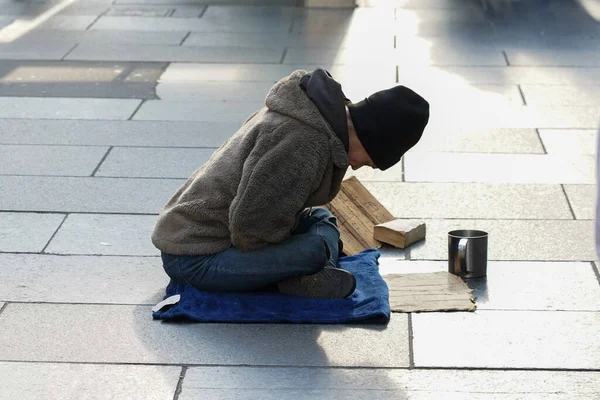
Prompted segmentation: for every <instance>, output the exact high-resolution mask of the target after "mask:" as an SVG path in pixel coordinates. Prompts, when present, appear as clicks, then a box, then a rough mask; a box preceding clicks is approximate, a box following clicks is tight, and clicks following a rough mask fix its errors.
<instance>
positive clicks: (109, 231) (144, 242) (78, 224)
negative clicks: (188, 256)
mask: <svg viewBox="0 0 600 400" xmlns="http://www.w3.org/2000/svg"><path fill="white" fill-rule="evenodd" d="M155 223H156V216H154V215H90V214H70V215H69V216H68V217H67V218H66V220H65V222H64V224H63V225H62V226H61V229H59V231H58V232H57V233H56V235H55V236H54V238H53V239H52V241H51V242H50V244H49V246H48V248H47V249H46V252H47V253H50V254H74V255H77V254H83V255H125V256H156V255H159V254H160V252H159V250H157V249H156V248H155V247H154V246H153V245H152V242H151V240H150V236H151V234H152V231H153V230H154V225H155Z"/></svg>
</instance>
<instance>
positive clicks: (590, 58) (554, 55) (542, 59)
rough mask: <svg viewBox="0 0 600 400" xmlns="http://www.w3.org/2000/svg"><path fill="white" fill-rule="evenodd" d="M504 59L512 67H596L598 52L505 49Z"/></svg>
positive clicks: (598, 61)
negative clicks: (506, 59) (505, 58)
mask: <svg viewBox="0 0 600 400" xmlns="http://www.w3.org/2000/svg"><path fill="white" fill-rule="evenodd" d="M506 57H507V58H508V62H509V64H510V65H514V66H522V65H528V66H532V65H535V66H538V65H539V66H545V67H548V66H551V67H598V66H600V54H598V51H593V50H582V49H561V50H560V51H558V50H556V49H547V50H542V49H539V50H537V49H536V50H535V51H531V50H520V49H516V50H512V49H506Z"/></svg>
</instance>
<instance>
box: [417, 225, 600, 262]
mask: <svg viewBox="0 0 600 400" xmlns="http://www.w3.org/2000/svg"><path fill="white" fill-rule="evenodd" d="M409 221H411V220H409ZM413 221H414V222H423V221H424V222H425V223H426V224H427V239H426V240H425V241H424V242H420V243H418V244H415V245H414V246H413V247H411V259H412V260H447V259H448V232H450V231H452V230H455V229H478V230H483V231H485V232H488V233H489V244H488V259H489V260H500V261H512V260H521V261H594V260H596V257H597V256H596V251H595V250H594V223H593V221H574V220H571V221H536V220H496V221H494V220H472V219H461V220H429V219H427V220H413Z"/></svg>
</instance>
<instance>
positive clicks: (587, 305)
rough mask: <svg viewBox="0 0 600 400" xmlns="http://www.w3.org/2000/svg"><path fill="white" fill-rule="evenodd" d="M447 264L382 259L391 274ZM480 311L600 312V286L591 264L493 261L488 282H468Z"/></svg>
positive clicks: (382, 270) (382, 267) (442, 267)
mask: <svg viewBox="0 0 600 400" xmlns="http://www.w3.org/2000/svg"><path fill="white" fill-rule="evenodd" d="M447 270H448V261H396V260H389V259H383V260H381V262H380V263H379V272H380V273H381V274H382V275H383V276H385V275H388V274H410V273H431V272H438V271H447ZM465 282H466V284H467V285H468V286H469V287H470V288H471V289H473V295H474V296H475V297H476V301H475V303H476V304H477V309H478V310H530V311H531V310H538V311H544V310H551V311H598V310H599V309H600V287H599V286H598V282H597V280H596V277H595V274H594V270H593V268H592V265H591V263H589V262H586V263H575V262H549V261H543V262H532V261H490V262H488V267H487V278H486V279H467V280H465Z"/></svg>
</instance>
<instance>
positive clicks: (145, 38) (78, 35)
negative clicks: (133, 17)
mask: <svg viewBox="0 0 600 400" xmlns="http://www.w3.org/2000/svg"><path fill="white" fill-rule="evenodd" d="M186 35H187V32H134V31H93V30H90V31H49V30H45V31H37V30H34V31H30V32H28V33H27V34H26V35H24V36H22V37H21V38H19V39H17V40H15V42H14V43H15V44H28V43H44V44H46V45H48V44H52V43H56V42H58V43H65V42H67V43H65V44H71V47H70V48H72V47H73V46H74V45H75V44H76V43H81V44H86V45H91V44H97V45H107V44H111V43H114V44H155V45H179V44H180V43H181V42H182V41H183V39H184V37H185V36H186ZM65 53H66V52H65ZM63 55H64V54H63Z"/></svg>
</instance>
